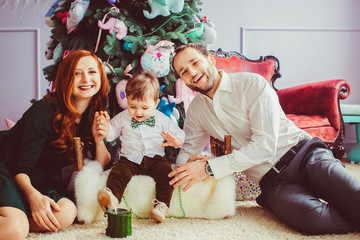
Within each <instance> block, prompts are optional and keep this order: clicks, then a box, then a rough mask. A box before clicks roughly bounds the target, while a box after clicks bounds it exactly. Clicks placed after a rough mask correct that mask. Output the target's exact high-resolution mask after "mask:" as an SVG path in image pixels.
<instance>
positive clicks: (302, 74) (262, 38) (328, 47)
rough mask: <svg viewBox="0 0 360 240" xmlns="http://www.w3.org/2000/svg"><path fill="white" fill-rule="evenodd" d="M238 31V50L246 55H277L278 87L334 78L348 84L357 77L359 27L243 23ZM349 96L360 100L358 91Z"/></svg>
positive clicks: (249, 56) (355, 100)
mask: <svg viewBox="0 0 360 240" xmlns="http://www.w3.org/2000/svg"><path fill="white" fill-rule="evenodd" d="M240 32H241V33H240V51H241V53H243V54H244V55H245V56H246V57H248V58H250V59H257V58H258V57H259V56H265V55H274V56H275V57H277V58H278V59H279V61H280V72H281V74H282V78H280V79H279V80H278V81H277V84H276V86H277V88H279V89H281V88H286V87H291V86H295V85H298V84H300V83H309V82H316V81H321V80H329V79H337V78H342V79H345V80H347V81H348V82H349V83H350V85H352V83H357V82H358V81H359V78H360V65H359V63H360V54H359V53H360V29H291V28H283V29H281V28H247V27H243V28H241V31H240ZM353 85H357V84H353ZM354 90H355V89H354ZM349 99H351V100H352V102H353V103H358V104H360V95H359V94H350V96H349V98H348V99H347V100H349ZM347 100H345V101H344V102H346V101H347Z"/></svg>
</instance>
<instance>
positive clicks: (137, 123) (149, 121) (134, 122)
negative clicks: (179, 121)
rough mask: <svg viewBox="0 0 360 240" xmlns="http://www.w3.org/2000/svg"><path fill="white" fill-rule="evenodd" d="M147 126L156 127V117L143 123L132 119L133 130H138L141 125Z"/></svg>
mask: <svg viewBox="0 0 360 240" xmlns="http://www.w3.org/2000/svg"><path fill="white" fill-rule="evenodd" d="M142 124H145V125H148V126H149V127H155V117H154V116H151V117H149V118H148V119H146V120H144V121H142V122H138V121H136V120H135V119H133V118H132V119H131V127H132V128H133V129H136V128H137V127H139V126H140V125H142Z"/></svg>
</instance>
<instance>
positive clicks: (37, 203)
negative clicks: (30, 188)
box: [28, 192, 61, 232]
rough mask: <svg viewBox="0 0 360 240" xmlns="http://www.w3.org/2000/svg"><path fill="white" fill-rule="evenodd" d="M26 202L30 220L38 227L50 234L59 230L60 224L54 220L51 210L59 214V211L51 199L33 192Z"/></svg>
mask: <svg viewBox="0 0 360 240" xmlns="http://www.w3.org/2000/svg"><path fill="white" fill-rule="evenodd" d="M28 202H29V204H30V209H31V216H32V219H33V220H34V222H35V223H36V224H37V225H38V226H39V227H41V228H43V229H45V230H47V231H50V232H57V231H58V230H59V228H60V223H59V221H58V220H57V219H56V217H55V215H54V213H53V210H55V211H57V212H60V211H61V209H60V207H59V205H58V204H57V203H56V202H55V201H54V200H53V199H51V198H49V197H47V196H45V195H42V194H41V193H40V192H34V193H33V194H32V195H31V196H29V197H28Z"/></svg>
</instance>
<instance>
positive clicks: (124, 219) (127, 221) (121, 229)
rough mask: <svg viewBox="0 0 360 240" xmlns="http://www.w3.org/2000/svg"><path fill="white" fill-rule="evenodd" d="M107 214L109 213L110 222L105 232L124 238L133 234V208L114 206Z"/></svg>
mask: <svg viewBox="0 0 360 240" xmlns="http://www.w3.org/2000/svg"><path fill="white" fill-rule="evenodd" d="M105 214H106V215H107V222H108V224H107V228H106V232H105V234H106V236H109V237H112V238H124V237H127V236H130V235H131V233H132V232H131V229H132V226H131V225H132V223H131V219H132V213H131V209H130V210H127V209H124V208H114V209H110V210H108V211H107V212H106V213H105Z"/></svg>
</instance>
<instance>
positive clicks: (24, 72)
mask: <svg viewBox="0 0 360 240" xmlns="http://www.w3.org/2000/svg"><path fill="white" fill-rule="evenodd" d="M0 46H1V48H0V56H1V64H0V73H1V74H0V89H1V90H0V91H1V94H0V130H3V129H5V128H6V125H5V122H4V118H9V119H11V120H13V121H17V120H19V119H20V117H21V116H22V114H23V113H24V112H25V111H26V110H27V108H29V107H30V106H31V103H30V101H31V100H32V99H39V97H40V80H39V79H40V70H39V66H40V65H39V29H37V28H36V29H0Z"/></svg>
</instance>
